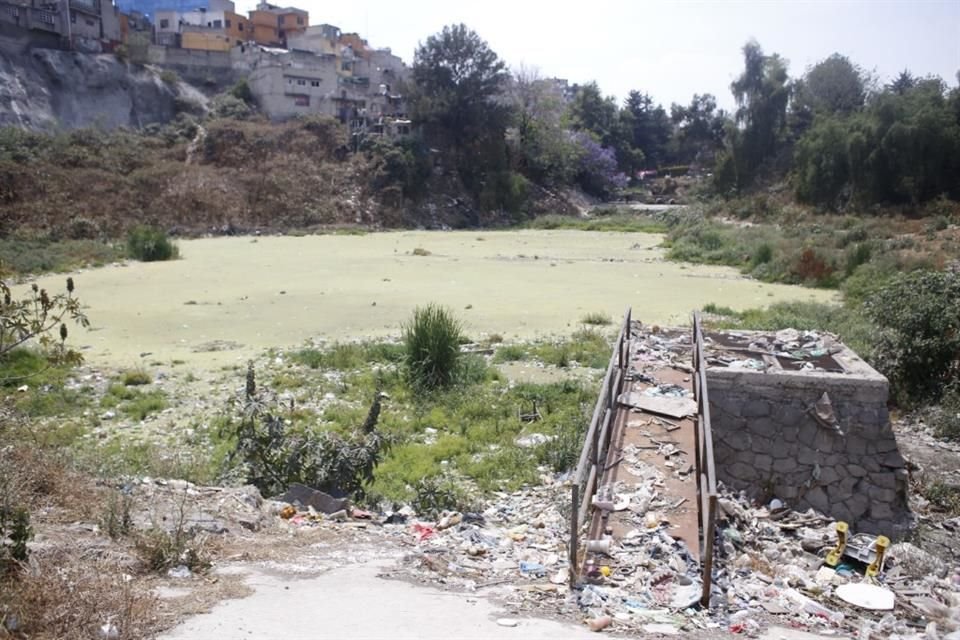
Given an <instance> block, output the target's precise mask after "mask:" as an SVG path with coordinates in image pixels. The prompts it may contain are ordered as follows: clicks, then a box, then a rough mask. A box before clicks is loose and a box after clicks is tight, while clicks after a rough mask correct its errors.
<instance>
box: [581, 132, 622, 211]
mask: <svg viewBox="0 0 960 640" xmlns="http://www.w3.org/2000/svg"><path fill="white" fill-rule="evenodd" d="M572 139H573V142H574V144H576V145H577V147H578V148H579V154H578V155H579V167H578V171H577V182H578V184H579V185H580V187H581V188H582V189H583V190H584V191H586V192H587V193H589V194H591V195H594V196H597V197H600V198H608V197H610V196H611V195H613V194H614V193H615V192H616V191H617V190H619V189H623V188H624V187H626V186H627V183H628V179H627V176H626V175H625V174H624V173H623V172H621V171H619V168H618V166H617V158H616V152H615V151H614V150H613V149H612V148H610V147H604V146H603V145H601V144H600V143H599V142H597V141H596V140H595V139H594V137H593V136H591V135H590V134H589V133H586V132H583V131H578V132H575V133H574V134H573V135H572Z"/></svg>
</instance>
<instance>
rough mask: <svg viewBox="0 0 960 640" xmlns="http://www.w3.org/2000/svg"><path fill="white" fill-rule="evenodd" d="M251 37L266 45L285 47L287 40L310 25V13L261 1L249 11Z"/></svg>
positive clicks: (254, 40)
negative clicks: (251, 29) (251, 28)
mask: <svg viewBox="0 0 960 640" xmlns="http://www.w3.org/2000/svg"><path fill="white" fill-rule="evenodd" d="M250 23H251V25H252V27H253V37H251V38H249V39H250V40H252V41H253V42H256V43H257V44H260V45H264V46H267V47H284V48H286V47H287V40H288V38H291V37H296V36H298V35H301V34H302V33H304V31H306V29H307V27H309V26H310V14H308V13H307V12H306V11H304V10H302V9H296V8H294V7H278V6H276V5H272V4H269V3H266V2H261V3H260V4H258V5H257V8H256V9H254V10H253V11H251V12H250Z"/></svg>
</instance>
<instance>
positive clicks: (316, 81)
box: [310, 80, 320, 87]
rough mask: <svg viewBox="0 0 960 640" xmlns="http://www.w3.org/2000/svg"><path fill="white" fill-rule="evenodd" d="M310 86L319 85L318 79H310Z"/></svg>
mask: <svg viewBox="0 0 960 640" xmlns="http://www.w3.org/2000/svg"><path fill="white" fill-rule="evenodd" d="M310 86H311V87H319V86H320V81H319V80H311V81H310Z"/></svg>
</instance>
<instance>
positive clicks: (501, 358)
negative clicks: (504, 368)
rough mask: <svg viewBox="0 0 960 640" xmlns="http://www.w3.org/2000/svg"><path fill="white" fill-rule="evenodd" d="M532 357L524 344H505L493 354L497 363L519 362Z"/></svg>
mask: <svg viewBox="0 0 960 640" xmlns="http://www.w3.org/2000/svg"><path fill="white" fill-rule="evenodd" d="M529 357H530V354H529V353H528V352H527V347H525V346H524V345H522V344H505V345H501V346H500V347H498V348H497V350H496V352H495V353H494V354H493V361H494V362H495V363H501V362H517V361H519V360H526V359H527V358H529Z"/></svg>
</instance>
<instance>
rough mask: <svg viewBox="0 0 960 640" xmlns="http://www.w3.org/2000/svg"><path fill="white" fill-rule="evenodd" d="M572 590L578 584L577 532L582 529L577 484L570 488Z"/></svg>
mask: <svg viewBox="0 0 960 640" xmlns="http://www.w3.org/2000/svg"><path fill="white" fill-rule="evenodd" d="M570 506H571V511H570V514H571V515H570V576H569V577H570V588H571V589H573V588H574V587H575V586H576V584H577V545H578V541H577V532H578V529H579V528H580V514H579V509H580V487H579V486H577V484H576V483H574V484H573V486H572V487H570Z"/></svg>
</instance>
